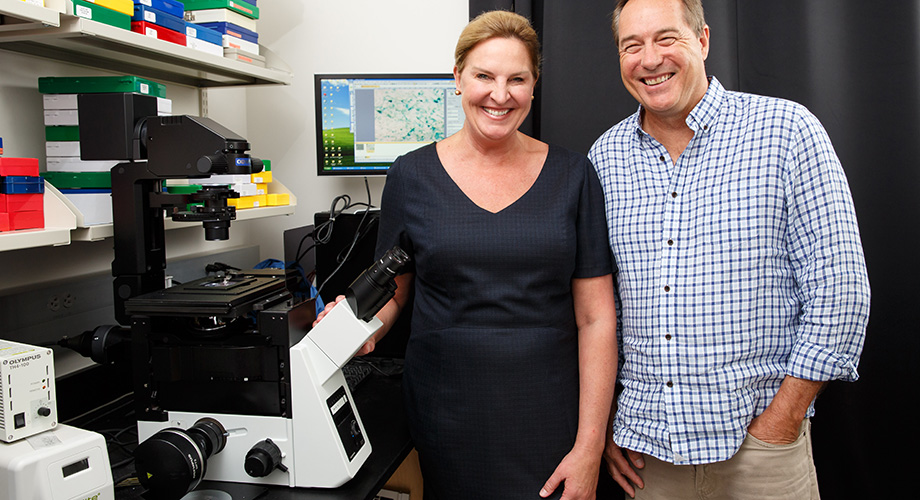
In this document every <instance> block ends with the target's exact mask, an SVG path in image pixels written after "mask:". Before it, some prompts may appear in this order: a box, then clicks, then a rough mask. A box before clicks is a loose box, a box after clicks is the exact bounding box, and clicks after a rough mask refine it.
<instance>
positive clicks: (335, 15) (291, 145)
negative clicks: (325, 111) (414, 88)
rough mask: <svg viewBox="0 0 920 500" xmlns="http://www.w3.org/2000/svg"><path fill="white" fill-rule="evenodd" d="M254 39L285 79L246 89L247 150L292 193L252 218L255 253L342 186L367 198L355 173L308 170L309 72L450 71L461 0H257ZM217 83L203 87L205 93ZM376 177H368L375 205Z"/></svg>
mask: <svg viewBox="0 0 920 500" xmlns="http://www.w3.org/2000/svg"><path fill="white" fill-rule="evenodd" d="M259 8H260V9H261V19H260V20H259V41H260V43H261V44H262V45H264V46H266V47H267V48H268V49H270V50H272V51H273V52H274V53H275V54H277V55H278V56H279V57H280V58H281V59H282V60H284V61H285V63H287V64H288V65H289V66H290V69H291V70H292V71H293V74H294V83H293V84H292V85H289V86H284V87H277V86H270V87H252V88H249V89H248V90H247V96H246V103H247V111H248V119H249V120H248V125H249V135H248V136H247V139H249V142H250V143H251V144H252V145H253V151H252V153H253V155H254V156H256V157H263V158H269V159H271V160H272V170H273V171H274V174H273V175H274V177H275V178H277V179H279V180H281V181H282V182H283V183H284V184H285V185H286V186H287V187H288V188H290V189H291V190H292V191H293V192H294V194H295V195H296V196H297V203H298V206H297V210H296V212H295V214H294V215H293V216H290V217H275V218H272V219H268V220H263V221H259V222H258V224H253V226H255V227H253V229H252V230H253V231H254V232H255V234H256V238H257V240H258V241H259V242H260V244H261V245H262V257H263V258H270V257H274V258H282V257H283V250H282V240H281V233H282V231H283V230H284V229H289V228H293V227H299V226H303V225H306V224H312V223H313V214H314V213H315V212H319V211H324V210H329V206H330V204H331V203H332V199H333V198H334V197H335V196H337V195H339V194H346V193H347V194H349V195H350V196H351V199H352V201H353V202H355V201H361V202H364V201H366V199H367V195H366V194H365V187H364V181H363V178H352V177H348V178H345V177H337V178H330V177H322V178H319V177H317V175H316V149H315V145H314V143H315V134H316V132H315V126H314V119H315V118H314V114H313V108H314V104H313V102H314V101H313V75H314V74H317V73H450V72H451V71H452V69H453V52H454V46H455V44H456V41H457V37H458V36H459V34H460V31H461V30H462V29H463V27H464V26H465V25H466V23H467V22H468V21H469V12H468V11H469V6H468V2H467V0H387V1H383V0H333V1H329V0H325V1H318V0H285V1H283V2H279V1H274V2H270V3H269V2H265V5H262V3H260V4H259ZM218 92H219V91H211V95H214V94H216V93H218ZM383 182H384V181H383V178H382V177H371V178H369V183H370V186H371V196H372V203H373V204H375V205H377V206H379V205H380V192H381V190H382V188H383Z"/></svg>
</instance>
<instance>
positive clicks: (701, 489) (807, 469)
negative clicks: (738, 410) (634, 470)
mask: <svg viewBox="0 0 920 500" xmlns="http://www.w3.org/2000/svg"><path fill="white" fill-rule="evenodd" d="M643 458H644V459H645V468H643V469H639V471H638V472H639V476H641V477H642V480H643V481H644V482H645V488H644V489H642V490H640V489H636V499H639V500H723V499H724V500H767V499H776V500H799V499H803V500H819V498H820V496H819V494H818V478H817V474H816V473H815V464H814V458H813V456H812V452H811V422H810V420H809V419H805V420H804V421H803V422H802V427H801V428H800V429H799V437H798V439H796V441H795V442H794V443H791V444H787V445H774V444H769V443H765V442H763V441H760V440H759V439H757V438H755V437H753V436H751V435H750V434H748V435H747V437H746V438H745V439H744V443H742V445H741V449H739V450H738V453H736V454H735V456H733V457H732V458H730V459H728V460H726V461H724V462H716V463H712V464H705V465H674V464H671V463H668V462H662V461H661V460H658V459H656V458H654V457H650V456H648V455H646V456H644V457H643Z"/></svg>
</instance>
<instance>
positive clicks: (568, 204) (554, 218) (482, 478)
mask: <svg viewBox="0 0 920 500" xmlns="http://www.w3.org/2000/svg"><path fill="white" fill-rule="evenodd" d="M381 210H382V211H381V217H380V229H379V232H378V240H377V251H376V254H377V256H378V258H379V257H380V256H382V255H383V253H384V252H386V250H388V249H389V248H392V247H393V246H394V245H397V244H398V245H400V246H401V247H402V248H403V249H404V250H405V251H406V252H407V253H408V254H409V256H410V257H411V258H412V262H411V264H410V267H409V269H407V271H408V272H414V273H415V281H414V289H415V303H414V309H413V313H412V314H413V316H412V324H411V333H410V336H409V342H408V346H407V348H406V360H405V373H404V377H403V385H404V392H405V403H406V411H407V413H408V415H409V427H410V432H411V435H412V439H413V441H414V444H415V447H416V449H417V450H418V452H419V459H420V462H421V466H422V475H423V477H424V481H425V483H424V484H425V498H426V499H427V500H431V499H433V500H445V499H455V498H456V499H469V498H501V499H503V500H507V499H517V498H521V499H525V498H526V499H538V498H539V492H540V489H541V488H542V486H543V483H544V482H545V481H546V480H547V479H549V477H550V475H551V474H552V473H553V471H554V470H555V468H556V466H557V465H558V464H559V462H560V461H561V460H562V458H563V457H564V456H565V455H566V454H567V453H568V452H569V451H570V450H571V448H572V446H573V444H574V442H575V434H576V431H577V429H578V395H579V393H578V344H577V329H576V326H575V317H574V311H573V303H572V294H571V281H572V278H587V277H594V276H602V275H605V274H610V273H611V269H612V262H611V257H610V246H609V244H608V241H607V225H606V222H605V215H604V205H603V193H602V191H601V187H600V184H599V182H598V180H597V176H596V174H595V172H594V168H593V167H592V166H591V164H590V162H589V161H588V159H587V158H586V157H584V156H583V155H580V154H577V153H573V152H570V151H567V150H565V149H562V148H558V147H554V146H550V149H549V154H548V156H547V158H546V162H545V163H544V165H543V169H542V171H541V173H540V175H539V177H538V178H537V180H536V181H535V183H534V185H533V186H532V187H531V189H530V190H529V191H528V192H527V193H525V194H524V195H523V196H522V197H521V198H519V199H518V200H517V201H515V202H514V203H512V204H511V205H510V206H508V207H506V208H505V209H503V210H501V211H500V212H498V213H491V212H489V211H487V210H484V209H482V208H480V207H479V206H478V205H476V204H475V203H473V202H472V201H471V200H470V199H469V198H468V197H467V196H466V195H465V194H464V193H463V191H461V190H460V188H459V187H458V186H457V185H456V184H455V183H454V181H453V180H452V179H451V178H450V176H449V175H448V174H447V171H446V170H445V169H444V167H443V166H442V164H441V162H440V159H439V158H438V155H437V150H436V147H435V145H434V144H432V145H429V146H425V147H423V148H421V149H419V150H417V151H414V152H412V153H409V154H407V155H405V156H403V157H401V158H399V159H398V160H397V161H396V163H395V164H394V165H393V166H392V167H391V169H390V171H389V173H388V174H387V181H386V186H385V188H384V192H383V200H382V202H381ZM556 493H557V495H556V496H555V497H554V498H558V495H559V494H561V493H562V487H560V488H559V489H558V490H557V492H556Z"/></svg>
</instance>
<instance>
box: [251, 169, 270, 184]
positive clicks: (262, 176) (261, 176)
mask: <svg viewBox="0 0 920 500" xmlns="http://www.w3.org/2000/svg"><path fill="white" fill-rule="evenodd" d="M271 181H272V171H271V170H266V171H264V172H259V173H258V174H252V182H253V184H268V183H269V182H271Z"/></svg>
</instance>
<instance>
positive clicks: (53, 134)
mask: <svg viewBox="0 0 920 500" xmlns="http://www.w3.org/2000/svg"><path fill="white" fill-rule="evenodd" d="M45 140H46V141H79V140H80V127H79V126H63V125H62V126H54V125H49V126H47V127H45Z"/></svg>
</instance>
